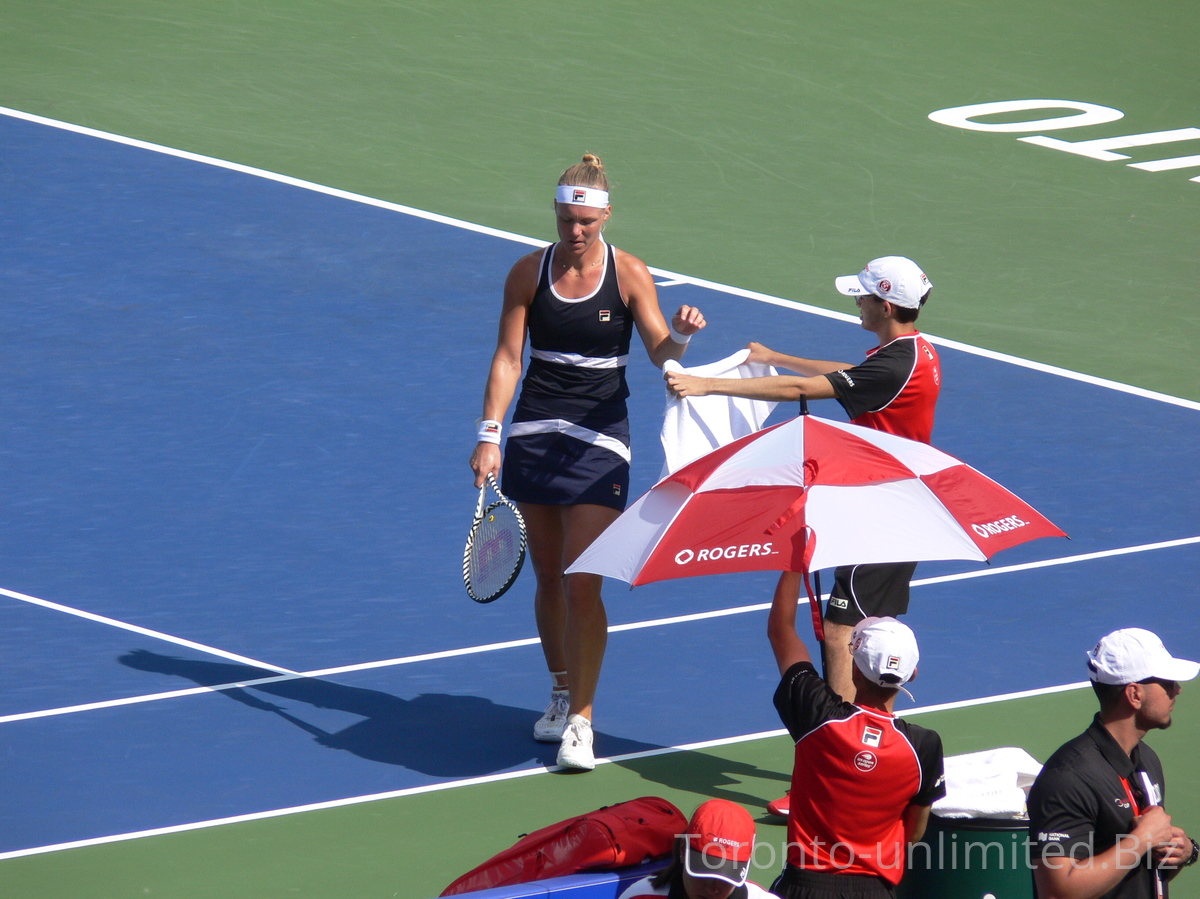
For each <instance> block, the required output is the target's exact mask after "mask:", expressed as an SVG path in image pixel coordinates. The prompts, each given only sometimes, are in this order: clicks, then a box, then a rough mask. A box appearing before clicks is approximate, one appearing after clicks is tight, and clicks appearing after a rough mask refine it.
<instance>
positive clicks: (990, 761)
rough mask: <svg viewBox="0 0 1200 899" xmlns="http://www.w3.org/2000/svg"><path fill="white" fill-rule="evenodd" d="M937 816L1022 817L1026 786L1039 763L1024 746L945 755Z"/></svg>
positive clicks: (935, 812)
mask: <svg viewBox="0 0 1200 899" xmlns="http://www.w3.org/2000/svg"><path fill="white" fill-rule="evenodd" d="M945 762H946V796H945V798H943V799H939V800H938V801H937V802H935V803H934V804H933V813H934V814H935V815H937V816H938V817H940V818H1023V817H1025V801H1026V799H1027V798H1028V796H1029V788H1030V787H1031V786H1033V781H1034V779H1035V778H1036V777H1037V776H1038V772H1039V771H1041V770H1042V766H1041V765H1040V764H1039V763H1038V760H1037V759H1035V758H1034V757H1033V756H1031V755H1030V754H1029V753H1028V752H1026V751H1025V750H1024V749H1020V748H1018V747H1015V746H1005V747H1002V748H1000V749H988V750H985V751H984V752H971V753H967V754H966V755H952V756H948V757H947V758H946V760H945Z"/></svg>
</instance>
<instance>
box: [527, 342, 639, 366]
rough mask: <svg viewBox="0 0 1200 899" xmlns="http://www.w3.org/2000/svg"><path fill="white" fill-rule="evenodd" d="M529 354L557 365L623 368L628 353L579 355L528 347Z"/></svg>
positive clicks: (627, 361) (626, 363)
mask: <svg viewBox="0 0 1200 899" xmlns="http://www.w3.org/2000/svg"><path fill="white" fill-rule="evenodd" d="M529 355H530V356H532V357H533V358H534V359H541V360H542V361H543V362H557V363H558V364H559V365H574V366H575V367H576V368H624V367H625V366H626V365H628V364H629V355H628V354H626V355H624V356H580V355H579V354H578V353H554V352H551V351H549V350H537V349H533V348H532V347H530V349H529Z"/></svg>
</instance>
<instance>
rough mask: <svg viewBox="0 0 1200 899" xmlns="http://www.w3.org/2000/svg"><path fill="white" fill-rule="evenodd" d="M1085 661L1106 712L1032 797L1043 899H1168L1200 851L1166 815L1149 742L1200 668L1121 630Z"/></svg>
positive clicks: (1037, 880)
mask: <svg viewBox="0 0 1200 899" xmlns="http://www.w3.org/2000/svg"><path fill="white" fill-rule="evenodd" d="M1087 655H1088V672H1089V674H1090V676H1091V680H1092V687H1093V688H1094V689H1095V691H1096V696H1097V697H1098V698H1099V700H1100V711H1099V713H1098V714H1097V715H1096V717H1095V719H1094V720H1093V721H1092V725H1091V727H1089V728H1088V729H1087V730H1086V731H1084V732H1083V733H1082V734H1081V735H1080V736H1078V737H1076V738H1075V739H1073V740H1071V741H1070V742H1068V743H1066V744H1065V745H1064V746H1062V747H1061V748H1060V749H1059V750H1058V751H1057V752H1055V753H1054V755H1052V756H1051V757H1050V759H1049V761H1047V762H1046V764H1045V766H1044V767H1043V768H1042V772H1041V774H1039V775H1038V778H1037V780H1036V781H1035V782H1034V785H1033V788H1032V790H1031V791H1030V794H1029V836H1030V843H1031V847H1032V848H1031V860H1032V863H1033V872H1034V884H1035V886H1036V888H1037V895H1038V899H1083V897H1087V899H1092V897H1099V899H1165V897H1166V896H1167V883H1168V882H1169V881H1170V880H1172V879H1173V878H1174V877H1175V875H1176V874H1178V873H1179V871H1180V869H1181V868H1184V867H1187V866H1188V865H1191V864H1194V863H1195V861H1196V858H1197V855H1200V847H1198V846H1197V844H1196V841H1195V840H1193V839H1191V838H1190V837H1188V835H1187V834H1186V833H1184V831H1183V829H1182V828H1180V827H1176V826H1174V825H1173V824H1172V823H1171V816H1170V815H1168V814H1167V813H1166V811H1164V809H1163V804H1164V803H1163V797H1164V792H1165V789H1164V783H1165V780H1164V777H1163V770H1162V763H1161V762H1160V761H1159V760H1158V755H1157V754H1156V753H1155V752H1154V750H1153V749H1151V748H1150V747H1149V746H1147V745H1146V744H1144V743H1143V742H1142V738H1143V737H1144V736H1145V735H1146V734H1147V733H1149V732H1150V731H1151V730H1162V729H1165V728H1167V727H1170V725H1171V712H1172V710H1173V709H1174V707H1175V697H1176V696H1178V695H1179V693H1180V691H1181V690H1182V687H1181V686H1180V681H1185V680H1191V679H1192V678H1194V677H1195V676H1196V674H1197V673H1198V672H1200V665H1198V664H1197V663H1196V662H1189V661H1184V660H1183V659H1176V658H1172V657H1171V654H1170V653H1168V652H1167V650H1166V647H1164V646H1163V644H1162V641H1161V640H1159V639H1158V637H1156V636H1155V635H1154V634H1152V633H1150V632H1149V631H1146V630H1142V629H1141V628H1127V629H1125V630H1119V631H1115V632H1113V633H1111V634H1109V635H1108V636H1106V637H1104V638H1103V639H1102V640H1101V641H1100V642H1099V643H1097V644H1096V647H1095V648H1094V649H1093V650H1092V651H1091V652H1089V653H1088V654H1087Z"/></svg>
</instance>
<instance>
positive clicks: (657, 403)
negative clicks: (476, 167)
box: [0, 115, 1200, 855]
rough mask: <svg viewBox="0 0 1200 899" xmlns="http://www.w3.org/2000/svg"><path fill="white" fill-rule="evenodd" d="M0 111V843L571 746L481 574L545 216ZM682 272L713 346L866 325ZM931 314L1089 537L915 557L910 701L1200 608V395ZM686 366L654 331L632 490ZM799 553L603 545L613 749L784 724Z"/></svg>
mask: <svg viewBox="0 0 1200 899" xmlns="http://www.w3.org/2000/svg"><path fill="white" fill-rule="evenodd" d="M0 148H2V150H3V155H2V158H3V167H2V168H0V190H2V192H3V196H4V197H5V203H4V208H3V210H2V211H0V271H2V272H3V281H4V283H5V285H6V297H5V303H4V305H3V313H2V315H0V323H2V324H0V327H2V328H3V339H4V346H5V348H6V350H7V362H8V364H7V366H6V368H7V375H8V377H7V389H6V390H5V391H3V393H0V404H2V412H0V420H3V421H4V423H5V425H6V434H5V436H6V439H5V440H4V441H3V444H0V471H2V472H3V477H4V479H5V480H4V491H3V495H4V502H3V506H2V508H3V521H4V535H5V539H4V540H3V543H2V544H0V587H2V588H4V591H3V594H2V595H0V618H2V622H3V625H2V626H0V653H2V656H0V658H2V660H3V661H0V677H2V678H3V686H4V689H3V690H2V691H0V728H2V730H0V746H2V747H3V751H4V764H3V765H2V766H0V790H2V791H3V793H4V795H5V796H6V797H8V799H7V801H6V802H5V803H4V806H3V808H2V809H0V855H4V854H7V855H12V854H20V853H24V852H27V851H30V850H37V849H40V848H43V847H50V846H57V845H60V844H65V843H73V842H76V841H89V840H98V839H103V838H106V837H112V836H115V835H121V834H131V833H139V832H143V831H148V830H155V829H163V828H166V829H169V828H178V827H185V826H188V825H191V824H195V823H198V822H207V821H213V820H220V819H229V818H236V817H239V816H253V815H258V814H262V813H268V812H273V811H277V810H282V809H293V808H297V807H303V806H311V805H315V804H321V803H330V802H337V801H341V800H346V799H349V798H354V797H365V796H375V795H383V794H396V793H399V792H402V791H405V790H412V789H417V788H421V787H424V786H428V785H431V784H438V783H447V782H454V781H459V780H464V779H468V778H479V777H487V776H492V775H498V774H503V773H506V772H514V771H521V770H527V769H531V768H537V767H541V766H544V765H548V764H552V763H553V751H554V747H552V746H551V747H547V746H544V745H540V744H536V743H534V742H532V740H530V739H529V735H528V731H529V728H530V726H531V725H532V722H533V721H534V720H535V719H536V717H537V716H538V714H540V711H541V707H542V706H543V705H544V701H545V693H546V678H545V676H544V675H543V674H542V673H541V671H542V661H541V653H540V649H539V647H538V646H537V643H536V637H535V634H536V631H535V629H534V624H533V617H532V610H531V604H530V601H529V598H530V593H531V584H532V575H531V574H530V573H528V572H527V573H525V574H523V575H522V578H521V580H520V581H519V582H518V584H517V585H516V587H514V589H513V590H512V591H511V592H510V593H509V594H508V595H506V596H505V597H504V598H503V599H501V600H500V601H498V602H497V603H494V604H492V605H488V606H479V605H476V604H475V603H472V602H471V601H470V600H468V598H467V597H466V595H465V592H464V591H463V588H462V583H461V579H460V576H459V571H460V567H461V553H462V542H463V539H464V537H465V532H466V528H467V525H468V523H469V520H470V514H471V511H472V508H473V502H474V491H473V490H472V489H471V477H470V473H469V471H468V468H467V464H466V460H467V457H468V455H469V453H470V450H471V443H472V440H473V434H474V432H473V429H472V421H473V420H474V418H475V417H476V416H477V415H478V407H479V402H480V396H481V391H482V386H483V382H484V378H485V375H486V370H487V365H488V361H489V358H490V347H491V346H492V344H493V341H494V328H495V318H496V312H497V310H498V307H499V286H500V285H501V283H502V282H503V279H504V275H505V273H506V272H507V270H508V267H509V266H510V265H511V263H512V261H513V260H514V259H515V258H516V257H517V256H518V255H520V254H521V253H523V252H526V251H527V247H528V245H529V244H530V243H534V242H533V241H530V240H527V239H523V238H518V237H516V236H513V235H508V236H506V235H502V234H499V233H496V232H488V231H486V230H485V229H477V228H472V227H469V226H465V225H464V224H463V223H453V222H450V221H448V220H444V219H439V218H437V217H434V216H426V215H421V214H417V213H415V212H414V211H411V210H403V209H401V208H399V207H392V206H388V205H387V204H377V203H372V202H368V201H366V200H365V198H354V197H350V196H346V195H339V194H337V193H336V192H330V191H323V190H320V189H316V188H315V186H304V185H300V184H296V183H289V182H287V181H285V180H280V179H275V178H271V177H264V176H263V175H261V174H258V173H254V172H251V171H239V170H236V169H233V168H230V167H225V166H220V165H214V164H211V163H209V162H206V161H203V160H199V159H192V158H184V157H181V156H178V155H170V154H166V153H163V152H157V151H155V150H153V149H150V148H146V147H140V146H132V145H129V144H126V143H120V142H116V141H112V140H106V139H102V138H101V137H98V136H93V135H89V134H83V133H78V132H76V131H68V130H64V129H61V128H57V127H51V126H50V125H49V124H45V123H41V122H36V121H29V120H23V119H20V118H17V117H14V116H11V115H3V116H0ZM657 274H659V275H660V278H659V280H660V281H661V282H663V285H664V286H661V287H660V298H661V302H662V305H663V306H664V308H668V307H669V308H674V307H675V306H677V305H678V304H679V303H682V302H686V303H690V304H695V305H699V306H700V307H701V308H702V309H703V310H704V312H705V315H706V317H707V318H708V320H709V322H710V326H709V328H708V330H707V331H706V332H705V333H704V334H703V335H701V337H700V338H698V339H697V340H695V341H694V342H693V346H692V349H691V350H690V351H689V357H688V361H689V362H691V363H700V362H706V361H712V360H715V359H717V358H720V357H722V356H724V355H727V354H728V353H730V352H732V351H733V350H735V349H737V348H738V347H740V346H742V345H744V344H745V343H746V342H747V341H748V340H751V339H760V340H764V341H765V342H768V343H771V344H773V345H778V346H779V347H780V348H789V347H791V348H794V349H795V351H797V352H801V351H808V350H811V351H813V352H815V351H816V350H817V349H820V352H821V354H823V355H824V356H825V357H827V358H845V359H857V358H859V357H861V355H862V353H863V352H864V350H865V349H867V348H868V347H869V346H870V336H869V335H867V334H865V333H864V332H863V331H861V330H860V329H859V328H858V326H857V324H856V322H855V321H854V320H853V319H852V318H851V316H849V315H846V316H841V317H838V316H830V315H828V314H819V313H818V311H817V310H815V309H809V308H806V307H800V306H797V305H796V304H792V303H787V302H783V301H778V302H771V301H770V298H766V297H759V296H756V295H751V294H748V293H747V292H744V291H737V290H734V289H732V288H724V287H721V286H720V285H711V284H705V283H702V282H699V281H696V280H694V279H688V278H687V277H686V276H684V275H676V274H672V273H666V272H660V273H657ZM933 277H934V280H935V282H936V273H935V274H934V276H933ZM830 289H831V290H832V286H831V287H830ZM952 301H953V298H952V297H950V296H948V295H947V296H945V297H942V296H938V297H936V299H935V302H952ZM850 311H851V310H850V309H849V308H848V309H847V312H850ZM940 352H941V353H942V360H943V368H944V373H945V382H946V384H945V389H944V391H943V394H942V400H941V403H940V407H939V420H938V424H937V428H936V430H935V435H934V442H935V444H936V445H937V446H939V447H940V448H942V449H944V450H946V451H948V452H950V453H953V454H954V455H956V456H958V457H960V458H962V459H964V460H965V461H967V462H969V463H970V464H972V465H973V466H975V467H976V468H978V469H980V470H981V471H983V472H985V473H986V474H988V475H990V476H991V477H993V478H995V479H996V480H997V481H999V482H1000V483H1002V484H1004V485H1005V486H1007V487H1009V488H1010V489H1012V490H1013V491H1014V492H1016V493H1017V494H1019V495H1020V496H1022V497H1023V498H1024V499H1026V500H1027V501H1029V502H1030V503H1031V504H1032V505H1034V506H1035V507H1036V508H1038V509H1039V510H1040V511H1042V512H1043V513H1044V514H1046V515H1047V516H1048V517H1050V518H1051V519H1052V520H1053V521H1055V523H1057V524H1058V525H1059V526H1061V527H1062V528H1063V529H1064V530H1066V531H1067V532H1068V533H1069V534H1070V535H1071V538H1072V539H1071V540H1070V541H1065V540H1043V541H1039V542H1036V543H1033V544H1028V545H1025V546H1023V547H1019V548H1017V549H1014V550H1011V551H1009V552H1007V553H1004V554H1002V555H1001V556H998V557H997V558H996V559H995V560H994V564H993V565H992V566H991V567H990V568H987V567H983V566H979V565H971V564H965V563H945V564H923V565H922V566H921V567H920V568H919V569H918V572H917V577H918V579H919V581H918V585H917V587H916V589H915V591H914V600H913V610H912V612H911V614H910V620H911V622H912V625H913V627H914V629H915V630H916V631H917V632H918V634H920V635H921V638H922V644H923V647H925V652H924V657H923V659H922V666H921V667H922V676H921V678H920V679H919V681H918V682H917V684H916V685H915V686H914V693H915V695H916V697H917V706H919V707H922V708H925V707H929V706H935V705H941V704H948V703H963V702H970V701H975V700H980V699H984V698H987V697H993V696H997V695H1002V694H1008V693H1012V692H1016V691H1036V690H1042V689H1046V688H1052V687H1055V686H1060V685H1064V684H1069V683H1073V682H1077V681H1078V680H1080V666H1079V665H1078V660H1077V655H1078V653H1077V650H1078V648H1079V647H1082V646H1086V645H1087V644H1088V643H1089V641H1091V640H1093V639H1094V638H1095V637H1096V636H1097V635H1098V634H1101V633H1103V632H1105V631H1106V630H1109V629H1112V628H1115V627H1120V626H1128V625H1134V624H1136V625H1138V626H1142V627H1148V628H1151V629H1156V628H1162V629H1164V630H1165V629H1167V628H1169V629H1170V631H1171V633H1172V634H1173V635H1174V639H1175V640H1177V641H1178V642H1179V644H1180V645H1181V646H1187V645H1193V646H1194V645H1196V644H1197V643H1198V642H1200V616H1196V615H1195V614H1194V612H1193V610H1191V609H1190V608H1189V609H1187V610H1186V612H1185V613H1184V614H1181V613H1180V608H1179V600H1178V597H1179V596H1181V595H1182V596H1193V595H1194V593H1195V588H1194V585H1195V583H1196V582H1197V578H1198V577H1200V524H1198V523H1200V514H1198V513H1200V499H1198V497H1197V493H1196V491H1195V490H1194V489H1191V488H1193V487H1194V485H1195V482H1196V478H1195V474H1194V463H1193V453H1194V448H1195V447H1196V446H1197V445H1200V415H1198V414H1197V413H1198V412H1200V406H1197V404H1196V403H1192V402H1186V401H1181V400H1172V399H1171V398H1168V397H1162V396H1157V395H1154V394H1150V393H1147V392H1145V391H1133V390H1128V389H1121V388H1119V386H1117V385H1108V384H1105V383H1102V382H1098V381H1095V380H1089V379H1082V378H1078V377H1073V376H1069V375H1068V374H1066V373H1061V372H1056V371H1053V370H1049V369H1046V368H1044V367H1038V366H1033V365H1026V364H1021V363H1019V362H1018V361H1016V360H1010V359H1005V358H1002V357H997V356H993V355H987V354H982V353H979V352H976V351H973V350H971V349H970V348H968V347H961V346H959V345H954V344H948V343H946V342H943V343H942V345H941V347H940ZM657 378H658V374H657V372H655V371H654V370H653V369H652V368H651V366H650V365H649V363H648V362H647V361H646V359H645V357H644V354H643V355H642V356H641V357H638V358H636V359H635V361H634V364H632V365H631V368H630V382H631V385H632V389H633V397H632V398H631V403H630V411H631V418H632V423H633V426H634V435H633V436H634V452H635V465H634V472H633V489H634V491H635V492H638V493H640V492H641V491H643V490H645V489H647V488H648V487H649V486H650V485H651V484H652V483H653V481H654V479H655V477H656V475H657V473H658V470H659V468H660V466H661V460H662V454H661V449H660V448H659V446H658V441H657V431H658V425H659V423H660V422H661V412H662V406H663V401H664V392H663V391H662V389H661V388H660V386H659V385H658V382H657ZM795 411H796V410H795V409H794V408H792V409H782V408H781V409H780V410H779V411H778V412H777V415H783V414H794V413H795ZM814 412H815V413H816V414H819V415H824V416H828V417H835V418H836V417H841V412H840V408H839V407H837V406H836V404H834V403H824V404H817V405H816V408H815V409H814ZM773 583H774V578H773V577H771V576H770V575H765V574H764V575H758V576H746V577H737V578H714V579H692V580H685V581H676V582H668V583H664V584H656V585H651V586H647V587H641V588H638V589H637V590H634V591H630V590H628V589H627V588H626V587H625V586H624V585H622V584H619V583H610V584H609V585H608V587H607V593H606V600H607V604H608V607H609V615H610V621H611V624H612V625H613V630H614V633H613V634H612V636H611V638H610V644H609V650H608V656H607V660H606V664H605V673H604V676H603V678H602V681H601V686H600V694H599V696H598V700H597V731H598V737H597V752H598V754H599V755H603V756H607V757H613V756H622V755H628V754H636V753H645V752H654V751H657V750H661V749H663V748H668V747H677V746H683V745H689V744H695V743H699V742H705V741H719V740H726V739H733V738H737V737H741V736H745V735H750V734H757V733H763V732H769V731H773V730H775V729H776V728H777V727H778V719H777V718H776V717H775V715H774V712H773V709H772V708H771V706H770V704H769V702H767V701H766V699H765V697H766V696H768V695H769V692H770V689H771V685H772V684H773V682H774V680H775V676H774V669H773V666H772V663H771V657H770V651H769V649H768V647H767V644H766V640H765V636H764V634H763V626H764V612H763V609H762V607H761V604H762V603H765V602H766V601H767V600H768V599H769V596H770V589H771V585H772V584H773ZM746 607H754V608H746ZM726 613H728V614H726ZM681 618H682V619H684V620H679V619H681ZM964 656H969V657H970V658H971V659H972V660H973V665H972V666H971V667H970V669H969V670H966V671H964V670H963V668H962V666H961V665H959V664H956V660H959V659H961V658H963V657H964ZM713 659H719V660H720V665H719V675H718V673H717V672H715V671H714V670H713V666H712V660H713ZM298 675H304V676H298ZM706 680H713V684H712V691H713V695H716V696H718V697H720V699H719V700H718V701H708V702H703V703H699V702H696V703H680V702H679V701H678V700H679V697H680V696H687V695H689V690H693V689H694V685H695V684H696V683H697V681H706ZM212 687H218V688H219V689H216V690H213V689H209V688H212ZM1178 776H1180V777H1186V776H1187V772H1179V773H1178Z"/></svg>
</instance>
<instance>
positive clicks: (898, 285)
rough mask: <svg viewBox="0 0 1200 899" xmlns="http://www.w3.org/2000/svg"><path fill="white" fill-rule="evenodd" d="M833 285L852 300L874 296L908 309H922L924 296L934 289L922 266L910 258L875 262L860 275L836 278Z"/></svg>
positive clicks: (895, 258)
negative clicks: (868, 295)
mask: <svg viewBox="0 0 1200 899" xmlns="http://www.w3.org/2000/svg"><path fill="white" fill-rule="evenodd" d="M833 284H834V286H835V287H836V288H837V289H838V293H843V294H845V295H846V296H848V297H861V296H865V295H866V294H869V293H873V294H875V296H877V297H879V298H880V299H884V300H887V301H888V302H889V303H895V304H896V305H897V306H903V307H904V308H905V309H920V308H921V297H923V296H925V294H927V293H928V292H929V291H930V290H932V289H933V284H931V283H930V281H929V278H927V277H926V276H925V273H924V272H923V271H921V267H920V266H919V265H917V264H916V263H915V262H913V261H912V260H911V259H909V258H908V257H907V256H880V257H879V258H878V259H872V260H871V261H870V262H868V263H867V267H866V268H864V269H863V270H862V271H861V272H859V273H858V274H857V275H843V276H842V277H840V278H835V279H834V281H833Z"/></svg>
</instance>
